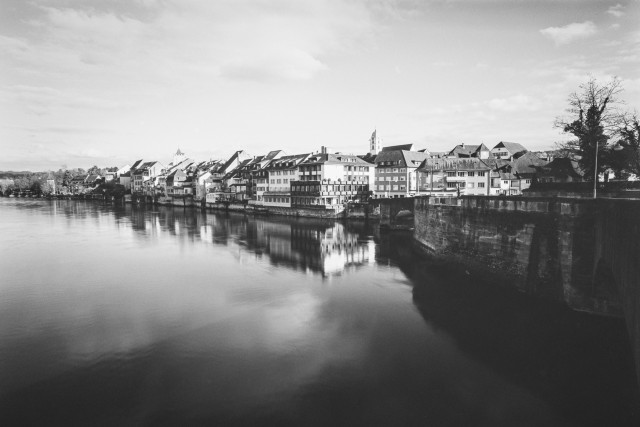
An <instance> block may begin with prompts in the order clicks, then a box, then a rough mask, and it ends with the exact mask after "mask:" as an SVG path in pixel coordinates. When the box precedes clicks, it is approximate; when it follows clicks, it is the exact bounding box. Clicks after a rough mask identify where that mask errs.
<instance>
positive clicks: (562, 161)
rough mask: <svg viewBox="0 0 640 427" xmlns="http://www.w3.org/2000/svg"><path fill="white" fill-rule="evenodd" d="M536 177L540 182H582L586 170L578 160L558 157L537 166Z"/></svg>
mask: <svg viewBox="0 0 640 427" xmlns="http://www.w3.org/2000/svg"><path fill="white" fill-rule="evenodd" d="M536 179H537V180H538V181H539V182H543V183H544V182H582V181H583V180H584V171H583V170H582V168H580V165H579V164H578V162H577V161H576V160H572V159H570V158H568V157H556V158H555V159H553V160H552V161H551V162H549V163H547V164H546V165H543V166H537V167H536Z"/></svg>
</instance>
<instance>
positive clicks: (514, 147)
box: [493, 141, 527, 155]
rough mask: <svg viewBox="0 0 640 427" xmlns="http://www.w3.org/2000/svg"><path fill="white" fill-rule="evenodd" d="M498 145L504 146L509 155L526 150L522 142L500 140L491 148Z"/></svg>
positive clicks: (498, 146)
mask: <svg viewBox="0 0 640 427" xmlns="http://www.w3.org/2000/svg"><path fill="white" fill-rule="evenodd" d="M500 147H504V148H505V149H506V150H507V151H508V152H509V153H511V155H513V154H517V153H521V152H523V151H527V149H526V148H524V146H523V145H522V144H518V143H517V142H507V141H500V142H498V143H497V144H496V146H495V147H493V149H494V150H495V149H496V148H500Z"/></svg>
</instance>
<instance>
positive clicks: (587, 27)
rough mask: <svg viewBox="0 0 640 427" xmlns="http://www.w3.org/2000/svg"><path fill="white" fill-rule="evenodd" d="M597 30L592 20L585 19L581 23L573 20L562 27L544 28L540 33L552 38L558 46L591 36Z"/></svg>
mask: <svg viewBox="0 0 640 427" xmlns="http://www.w3.org/2000/svg"><path fill="white" fill-rule="evenodd" d="M597 31H598V28H597V27H596V25H595V24H594V23H593V22H591V21H585V22H581V23H578V22H574V23H572V24H568V25H565V26H564V27H548V28H544V29H542V30H540V33H542V35H544V36H546V37H549V38H550V39H551V40H553V41H554V42H555V44H556V45H557V46H560V45H563V44H568V43H571V42H573V41H575V40H579V39H584V38H587V37H589V36H592V35H594V34H595V33H596V32H597Z"/></svg>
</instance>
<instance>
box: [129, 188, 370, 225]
mask: <svg viewBox="0 0 640 427" xmlns="http://www.w3.org/2000/svg"><path fill="white" fill-rule="evenodd" d="M123 200H124V202H125V203H133V204H138V205H140V204H142V205H145V204H152V205H159V206H176V207H184V208H200V209H205V210H212V211H222V212H240V213H246V214H251V215H279V216H289V217H302V218H321V219H373V220H377V219H379V218H380V203H379V202H377V203H375V202H374V203H350V204H347V205H339V206H335V207H326V206H319V207H304V208H302V207H286V206H264V205H258V204H254V203H248V201H245V202H241V201H239V202H229V201H220V202H214V203H209V202H204V203H203V202H202V201H201V202H198V201H196V200H194V199H193V197H180V198H172V197H158V198H155V199H154V198H151V197H132V196H131V195H129V194H127V195H125V196H124V199H123Z"/></svg>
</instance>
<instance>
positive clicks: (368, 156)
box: [358, 153, 378, 163]
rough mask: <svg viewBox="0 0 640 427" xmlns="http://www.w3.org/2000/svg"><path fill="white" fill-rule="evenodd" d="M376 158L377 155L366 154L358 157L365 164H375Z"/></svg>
mask: <svg viewBox="0 0 640 427" xmlns="http://www.w3.org/2000/svg"><path fill="white" fill-rule="evenodd" d="M377 156H378V155H377V154H372V153H367V154H363V155H360V156H358V157H360V158H361V159H362V160H364V161H365V162H368V163H375V162H376V157H377Z"/></svg>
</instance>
